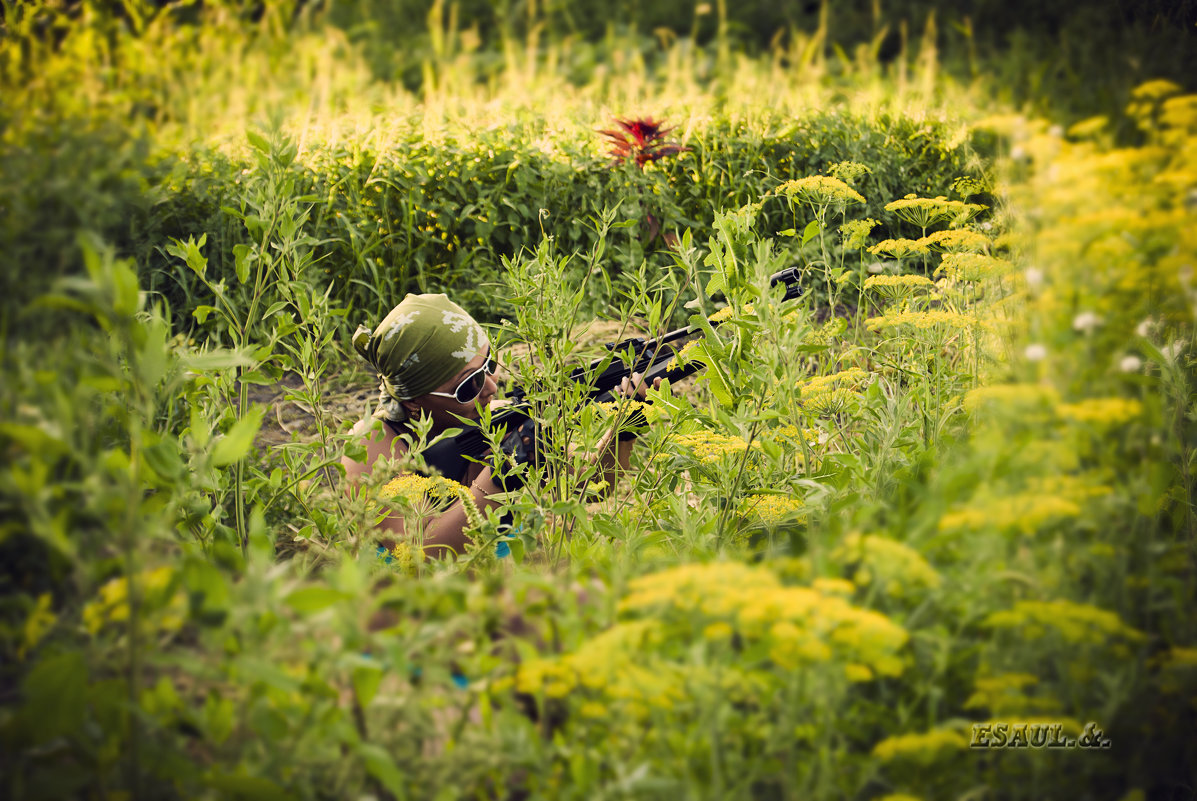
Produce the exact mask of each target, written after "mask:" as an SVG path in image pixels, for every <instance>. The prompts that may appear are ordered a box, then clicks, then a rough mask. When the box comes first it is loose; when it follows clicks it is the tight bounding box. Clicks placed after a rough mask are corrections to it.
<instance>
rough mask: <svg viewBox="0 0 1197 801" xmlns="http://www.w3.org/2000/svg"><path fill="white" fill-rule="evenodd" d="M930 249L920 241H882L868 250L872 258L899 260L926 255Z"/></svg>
mask: <svg viewBox="0 0 1197 801" xmlns="http://www.w3.org/2000/svg"><path fill="white" fill-rule="evenodd" d="M930 252H931V248H930V247H929V246H928V245H927V244H926V243H925V242H923V240H921V239H883V240H881V241H880V242H878V243H877V244H876V245H873V246H872V247H871V248H869V253H872V254H873V255H874V256H882V255H884V256H891V257H893V258H895V259H901V258H904V257H906V256H912V255H926V254H927V253H930Z"/></svg>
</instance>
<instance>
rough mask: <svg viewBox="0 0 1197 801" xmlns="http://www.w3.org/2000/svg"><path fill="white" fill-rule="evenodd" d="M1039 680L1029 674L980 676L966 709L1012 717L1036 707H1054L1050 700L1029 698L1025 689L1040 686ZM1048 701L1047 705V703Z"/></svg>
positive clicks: (966, 703) (965, 704)
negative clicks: (1011, 715) (981, 710)
mask: <svg viewBox="0 0 1197 801" xmlns="http://www.w3.org/2000/svg"><path fill="white" fill-rule="evenodd" d="M1038 683H1039V679H1038V678H1036V677H1035V676H1032V675H1031V674H1029V673H1001V674H999V675H996V676H986V677H981V676H978V677H977V679H976V681H975V682H973V694H972V695H970V696H969V697H968V700H967V701H965V702H964V708H965V709H988V710H989V711H990V712H993V713H995V714H999V715H1010V714H1016V713H1018V712H1025V711H1029V710H1031V709H1033V708H1035V707H1040V708H1043V710H1042V711H1050V709H1046V708H1044V707H1050V706H1054V703H1053V702H1052V701H1050V700H1049V699H1036V698H1030V697H1028V696H1027V695H1026V694H1025V693H1024V692H1023V690H1024V688H1026V687H1030V686H1032V685H1035V684H1038ZM1045 701H1046V703H1045Z"/></svg>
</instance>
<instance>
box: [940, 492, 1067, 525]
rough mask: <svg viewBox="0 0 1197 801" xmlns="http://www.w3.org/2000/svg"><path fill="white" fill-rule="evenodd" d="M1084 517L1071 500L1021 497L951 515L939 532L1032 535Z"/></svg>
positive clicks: (997, 499)
mask: <svg viewBox="0 0 1197 801" xmlns="http://www.w3.org/2000/svg"><path fill="white" fill-rule="evenodd" d="M1080 514H1081V507H1080V506H1079V505H1078V504H1077V503H1075V502H1074V501H1071V500H1068V499H1067V498H1061V497H1059V496H1056V495H1041V494H1039V493H1034V492H1027V493H1017V494H1014V495H1005V496H999V497H994V498H992V499H990V500H988V501H983V502H979V503H974V504H973V505H971V506H967V507H964V508H958V509H955V510H953V511H951V512H947V513H946V514H944V515H943V517H941V518H940V519H939V530H940V531H957V530H963V531H980V530H983V529H985V528H987V527H990V526H992V527H993V528H996V529H998V530H1001V531H1018V532H1021V533H1022V534H1027V535H1029V534H1034V533H1035V532H1036V531H1038V530H1039V529H1041V528H1043V527H1044V526H1046V525H1047V524H1048V523H1052V522H1056V521H1059V520H1064V519H1067V518H1071V517H1078V516H1080Z"/></svg>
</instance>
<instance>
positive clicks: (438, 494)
mask: <svg viewBox="0 0 1197 801" xmlns="http://www.w3.org/2000/svg"><path fill="white" fill-rule="evenodd" d="M460 488H461V485H460V484H458V483H457V482H456V481H451V480H450V479H447V478H444V477H442V476H421V475H419V474H417V473H403V474H402V475H399V476H396V477H395V478H393V479H391V480H390V481H388V482H387V483H386V484H384V485H383V487H382V489H381V490H380V493H381V495H382V497H384V498H396V499H405V500H407V501H408V502H415V501H418V500H421V499H423V498H431V499H434V500H449V499H457V498H458V497H459V496H460Z"/></svg>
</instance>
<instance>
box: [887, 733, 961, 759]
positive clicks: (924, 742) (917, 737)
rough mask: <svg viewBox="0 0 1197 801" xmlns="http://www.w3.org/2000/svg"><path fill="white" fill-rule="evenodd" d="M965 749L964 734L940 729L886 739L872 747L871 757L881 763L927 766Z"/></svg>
mask: <svg viewBox="0 0 1197 801" xmlns="http://www.w3.org/2000/svg"><path fill="white" fill-rule="evenodd" d="M967 749H968V738H967V737H966V736H965V735H964V732H962V731H960V730H959V729H951V728H940V729H932V730H931V731H925V732H916V733H911V734H899V735H897V736H896V737H887V738H885V739H884V740H882V741H881V742H879V743H877V745H875V746H874V747H873V756H875V757H877V758H878V759H880V760H881V761H882V762H893V761H894V760H903V761H910V762H914V763H917V764H920V765H929V764H931V763H932V762H935V761H936V760H937V759H940V758H941V757H950V756H951V755H952V754H953V753H955V752H957V751H964V750H967Z"/></svg>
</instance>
